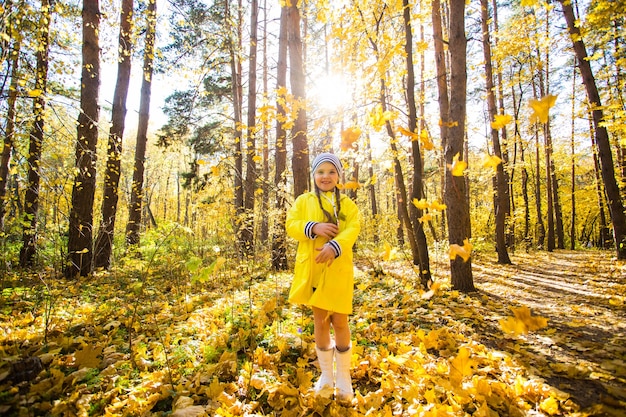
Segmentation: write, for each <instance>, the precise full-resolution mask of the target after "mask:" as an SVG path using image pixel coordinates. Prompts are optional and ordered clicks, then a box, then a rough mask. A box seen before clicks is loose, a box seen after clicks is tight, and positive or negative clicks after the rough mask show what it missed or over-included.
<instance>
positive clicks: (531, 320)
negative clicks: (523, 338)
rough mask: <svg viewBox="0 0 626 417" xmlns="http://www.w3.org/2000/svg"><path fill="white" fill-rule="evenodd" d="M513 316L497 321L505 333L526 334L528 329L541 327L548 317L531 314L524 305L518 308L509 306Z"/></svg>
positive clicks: (545, 324)
mask: <svg viewBox="0 0 626 417" xmlns="http://www.w3.org/2000/svg"><path fill="white" fill-rule="evenodd" d="M511 310H512V311H513V314H514V316H515V317H508V318H506V319H502V320H500V321H499V323H500V327H501V328H502V330H504V332H505V333H509V334H513V335H515V336H517V335H520V334H526V333H528V332H529V331H531V332H532V331H535V330H539V329H542V328H544V327H546V326H547V325H548V319H546V318H544V317H539V316H532V315H531V313H530V309H529V308H528V307H526V306H522V307H519V308H515V307H511Z"/></svg>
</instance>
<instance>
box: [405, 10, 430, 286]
mask: <svg viewBox="0 0 626 417" xmlns="http://www.w3.org/2000/svg"><path fill="white" fill-rule="evenodd" d="M402 5H403V10H404V32H405V37H406V40H405V44H404V50H405V51H406V67H407V81H406V83H407V88H406V94H407V105H408V107H409V131H411V132H412V133H417V106H416V103H415V66H414V65H413V29H412V26H411V8H410V7H409V1H408V0H403V1H402ZM411 155H412V159H413V184H412V187H411V188H412V193H411V200H413V199H416V200H418V201H419V200H421V199H422V198H423V193H422V190H423V188H424V184H423V176H424V165H423V162H422V153H421V151H420V146H419V141H418V140H411ZM409 207H410V209H411V211H412V214H411V215H410V216H409V220H410V221H409V224H408V225H407V226H408V227H412V228H413V234H414V235H415V241H416V242H415V243H416V245H417V254H418V256H417V258H414V259H413V264H414V265H419V275H420V281H421V284H422V287H424V288H425V289H427V288H428V284H429V283H430V282H431V281H432V277H431V272H430V259H429V255H428V242H427V241H426V234H425V233H424V223H423V222H422V221H420V220H419V219H420V217H422V215H423V212H422V210H420V209H418V208H417V207H416V206H415V204H409Z"/></svg>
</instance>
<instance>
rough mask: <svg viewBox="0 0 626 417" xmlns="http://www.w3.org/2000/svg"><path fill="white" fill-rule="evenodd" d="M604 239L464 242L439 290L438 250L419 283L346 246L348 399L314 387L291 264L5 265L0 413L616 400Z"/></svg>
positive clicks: (625, 360)
mask: <svg viewBox="0 0 626 417" xmlns="http://www.w3.org/2000/svg"><path fill="white" fill-rule="evenodd" d="M612 256H613V253H609V252H597V251H556V252H553V253H547V252H532V253H516V254H514V255H512V261H513V264H512V265H498V264H496V263H495V262H494V261H493V259H492V257H491V256H486V255H484V254H483V255H480V254H478V255H475V256H474V258H473V260H472V267H473V273H474V283H475V285H476V287H477V291H476V292H475V293H471V294H463V293H459V292H457V291H453V290H451V289H450V285H449V284H448V282H449V277H448V276H447V269H446V268H447V267H446V265H445V264H446V262H445V260H442V259H434V260H432V265H431V267H432V268H431V269H432V271H433V274H434V276H435V278H436V281H435V286H434V287H433V289H432V290H431V291H428V292H424V291H423V290H421V289H420V288H418V285H417V284H416V283H417V282H418V281H419V280H418V279H417V275H416V273H415V271H414V269H413V268H412V267H411V265H410V263H409V262H406V261H404V260H394V261H381V260H379V259H378V256H376V257H365V256H363V255H360V256H357V257H358V258H359V261H358V273H357V276H356V277H355V311H354V315H353V316H352V317H351V326H352V333H353V344H354V348H353V358H352V359H353V369H352V378H353V385H354V388H355V391H356V396H355V400H354V401H353V402H352V403H351V404H345V403H339V402H337V401H333V400H330V399H323V398H320V397H316V396H315V395H313V394H312V392H311V387H312V383H313V382H314V381H315V379H316V378H317V375H318V371H317V363H316V360H315V351H314V343H313V336H312V329H313V324H312V320H311V314H310V313H309V312H308V310H306V309H303V308H300V307H297V306H291V305H289V304H288V303H287V302H286V295H287V293H288V289H289V281H290V274H289V273H280V274H271V273H268V272H265V271H254V272H253V270H252V269H249V268H248V269H246V268H244V269H241V270H239V271H222V272H220V273H219V274H215V275H214V276H212V277H210V279H208V280H207V279H206V277H205V279H202V282H200V281H197V280H196V281H195V282H194V279H193V276H192V275H193V274H190V273H186V274H185V273H181V271H183V272H184V268H182V269H181V264H180V263H176V264H174V263H173V261H172V260H173V259H174V256H173V255H172V254H171V253H167V254H164V256H163V257H162V258H161V259H157V260H156V261H155V265H153V266H152V267H146V265H145V264H144V265H140V266H137V265H133V264H127V265H124V266H123V267H120V268H119V269H118V270H117V271H114V272H111V273H99V274H96V275H94V276H93V277H90V278H89V279H82V280H77V281H65V280H63V279H60V278H58V279H50V278H44V275H43V274H42V273H40V274H38V275H37V276H28V277H27V276H24V275H22V274H18V273H12V274H9V275H8V276H7V277H5V278H3V279H2V280H0V284H1V286H2V287H1V289H2V297H1V298H0V414H2V415H7V416H32V415H62V416H96V415H125V416H144V415H145V416H148V415H158V416H170V415H171V416H187V417H192V416H203V415H209V416H240V415H250V416H252V415H273V416H366V415H367V416H411V415H422V416H442V415H446V416H463V415H473V416H485V417H487V416H489V417H492V416H493V417H496V416H544V415H545V416H548V415H563V416H592V415H593V416H624V415H625V412H624V410H626V264H625V263H618V262H617V261H615V260H614V258H613V257H612ZM374 258H376V259H374ZM439 258H445V256H439ZM122 271H123V272H122Z"/></svg>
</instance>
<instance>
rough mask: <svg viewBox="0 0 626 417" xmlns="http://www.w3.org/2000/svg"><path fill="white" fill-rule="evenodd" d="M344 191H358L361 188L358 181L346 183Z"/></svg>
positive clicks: (343, 185)
mask: <svg viewBox="0 0 626 417" xmlns="http://www.w3.org/2000/svg"><path fill="white" fill-rule="evenodd" d="M341 188H343V189H344V190H356V189H358V188H359V183H358V182H356V181H347V182H346V183H344V184H342V187H341Z"/></svg>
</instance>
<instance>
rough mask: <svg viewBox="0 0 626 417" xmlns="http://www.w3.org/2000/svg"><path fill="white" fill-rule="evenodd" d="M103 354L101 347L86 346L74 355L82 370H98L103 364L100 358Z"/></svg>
mask: <svg viewBox="0 0 626 417" xmlns="http://www.w3.org/2000/svg"><path fill="white" fill-rule="evenodd" d="M101 354H102V347H101V346H91V345H84V346H83V348H82V349H81V350H78V351H76V353H74V359H76V363H77V364H78V365H79V367H80V368H98V367H99V366H100V363H101V362H102V360H101V359H99V358H98V356H100V355H101Z"/></svg>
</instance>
